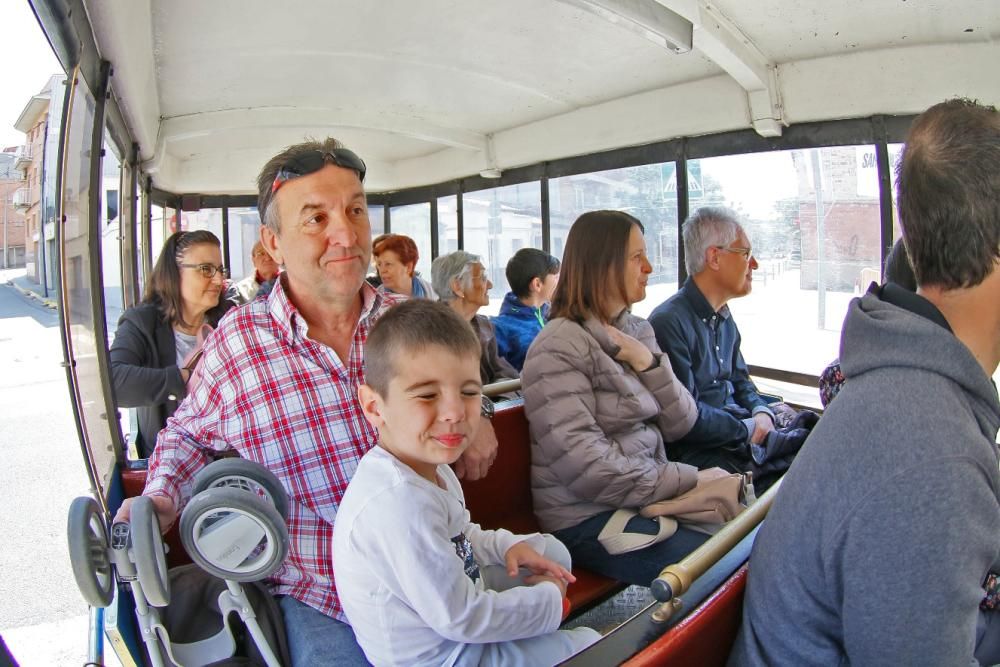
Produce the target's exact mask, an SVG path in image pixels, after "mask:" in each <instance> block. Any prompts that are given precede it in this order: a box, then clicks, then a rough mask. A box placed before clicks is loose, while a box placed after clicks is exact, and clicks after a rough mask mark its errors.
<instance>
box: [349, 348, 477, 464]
mask: <svg viewBox="0 0 1000 667" xmlns="http://www.w3.org/2000/svg"><path fill="white" fill-rule="evenodd" d="M394 356H395V358H394V359H393V369H394V371H395V374H394V376H393V378H392V380H391V381H390V382H389V390H388V392H386V393H387V395H386V396H381V395H379V394H378V393H376V392H375V390H374V389H372V388H371V387H369V386H368V385H364V384H363V385H361V386H360V387H359V388H358V398H359V399H360V401H361V408H362V410H363V411H364V413H365V417H367V418H368V421H369V422H371V424H372V425H373V426H375V427H376V428H377V429H378V432H379V442H380V444H381V445H382V447H383V448H384V449H386V450H388V451H389V452H390V453H391V454H392V455H393V456H395V457H396V458H397V459H399V460H400V461H402V462H403V463H405V464H406V465H408V466H410V467H411V468H412V469H413V470H414V471H416V473H417V474H419V475H420V476H422V477H424V478H426V479H428V480H430V481H432V482H436V481H437V476H436V469H437V466H438V465H439V464H442V463H444V464H449V463H454V462H455V461H457V460H458V457H459V456H461V455H462V452H464V451H465V450H466V448H467V447H468V446H469V443H470V442H471V441H472V439H473V438H474V437H475V435H476V431H477V430H478V428H479V416H480V410H481V408H482V403H481V396H482V383H481V382H480V378H479V355H478V354H476V355H473V354H464V355H456V354H455V353H454V352H451V351H449V350H447V349H445V348H443V347H441V346H438V345H432V346H430V347H427V348H424V349H423V350H419V351H416V352H414V351H412V350H397V351H396V353H395V355H394Z"/></svg>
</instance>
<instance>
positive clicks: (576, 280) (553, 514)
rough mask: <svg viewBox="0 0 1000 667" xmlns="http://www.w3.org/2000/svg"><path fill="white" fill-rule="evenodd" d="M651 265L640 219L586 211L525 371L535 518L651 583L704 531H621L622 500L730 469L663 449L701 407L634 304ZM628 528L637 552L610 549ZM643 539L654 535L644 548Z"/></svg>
mask: <svg viewBox="0 0 1000 667" xmlns="http://www.w3.org/2000/svg"><path fill="white" fill-rule="evenodd" d="M651 272H652V267H651V266H650V263H649V260H648V259H647V258H646V242H645V239H644V238H643V231H642V224H641V223H640V222H639V221H638V220H636V219H635V218H634V217H632V216H631V215H629V214H627V213H623V212H621V211H591V212H589V213H584V214H583V215H581V216H580V217H579V218H578V219H577V220H576V222H574V223H573V227H572V228H570V231H569V235H568V236H567V237H566V249H565V251H564V253H563V259H562V271H561V274H560V280H559V284H558V286H557V287H556V291H555V294H554V295H553V297H552V312H551V315H552V319H551V320H550V321H549V323H548V324H547V325H546V326H545V328H544V329H542V331H541V333H539V334H538V337H537V338H535V341H534V342H533V343H532V344H531V347H530V348H529V349H528V356H527V358H526V359H525V362H524V369H523V370H522V372H521V384H522V387H524V411H525V415H526V416H527V417H528V423H529V426H530V431H531V490H532V496H533V499H534V505H535V514H536V515H537V516H538V521H539V523H540V524H541V525H542V528H543V529H544V530H546V531H547V532H552V533H553V534H554V535H555V536H556V537H557V538H559V540H560V541H562V542H563V543H564V544H565V545H566V547H567V548H568V549H569V551H570V554H572V556H573V562H574V563H576V564H577V565H581V566H583V567H585V568H587V569H588V570H591V571H593V572H598V573H600V574H603V575H605V576H608V577H612V578H615V579H618V580H620V581H626V582H629V583H633V584H641V585H643V586H648V585H649V584H650V582H651V581H652V580H653V579H654V578H655V577H656V576H657V575H658V574H659V573H660V570H661V569H663V568H664V567H665V566H667V565H670V564H671V563H674V562H676V561H677V560H680V559H681V558H683V557H684V556H686V555H687V554H688V553H689V552H691V551H692V550H693V549H695V548H696V547H698V546H699V545H700V544H701V543H702V542H704V541H705V539H706V537H707V536H706V535H704V534H702V533H697V532H694V531H692V530H690V529H687V528H678V527H677V525H676V523H669V522H666V523H667V524H668V525H666V526H665V525H664V523H665V522H658V521H656V520H654V519H647V518H644V517H642V516H634V517H632V518H630V519H628V521H627V523H625V525H624V526H623V529H624V530H623V531H622V530H618V529H613V526H615V525H616V523H615V522H614V521H612V517H613V516H614V515H615V512H616V510H619V509H630V510H634V509H638V508H640V507H642V506H644V505H649V504H651V503H654V502H657V501H660V500H666V499H668V498H673V497H674V496H677V495H680V494H681V493H684V492H685V491H688V490H690V489H692V488H694V487H695V485H696V484H697V483H699V482H700V481H705V480H711V479H715V478H716V477H719V476H720V475H724V474H726V473H725V472H724V471H722V470H720V469H719V468H710V469H708V470H698V469H696V468H695V467H694V466H690V465H687V464H684V463H676V462H673V461H670V460H668V459H667V454H666V451H665V449H664V440H665V439H666V440H675V439H677V438H680V437H681V436H683V435H684V434H685V433H687V432H688V431H689V430H691V426H692V425H693V424H694V422H695V420H696V419H697V418H698V407H697V405H696V404H695V402H694V398H693V397H692V396H691V393H690V392H689V391H688V390H687V388H685V386H684V384H683V383H682V382H680V380H678V379H677V376H676V375H674V371H673V369H672V368H671V366H670V359H669V358H668V357H667V356H666V355H665V354H663V353H662V352H661V351H660V348H659V347H658V346H657V344H656V336H655V335H654V333H653V328H652V327H651V326H650V325H649V322H647V321H646V320H644V319H642V318H641V317H636V316H635V315H632V314H631V313H629V312H628V307H629V306H631V305H632V304H633V303H636V302H638V301H641V300H642V299H643V298H644V297H645V294H646V281H647V279H648V277H649V274H650V273H651ZM606 527H607V528H608V531H607V532H606V533H605V532H604V529H605V528H606ZM674 529H676V532H670V531H673V530H674ZM622 532H624V533H628V534H630V537H626V539H628V540H631V541H633V542H634V543H633V544H632V545H630V547H629V548H631V549H632V550H630V551H626V552H619V549H618V548H616V547H614V546H610V550H609V546H608V545H611V544H612V543H613V542H617V541H619V540H618V536H619V535H621V534H622ZM602 533H603V534H602ZM652 535H657V536H658V537H657V538H652V537H651V536H652ZM655 539H659V540H660V541H658V542H655V541H654V540H655ZM645 541H650V542H653V543H650V544H648V545H646V546H645V547H642V548H636V547H638V546H639V545H640V544H641V543H643V542H645Z"/></svg>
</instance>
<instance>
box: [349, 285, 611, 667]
mask: <svg viewBox="0 0 1000 667" xmlns="http://www.w3.org/2000/svg"><path fill="white" fill-rule="evenodd" d="M479 356H480V346H479V341H478V339H477V338H476V335H475V333H474V332H473V331H472V329H471V328H470V327H469V325H468V323H467V322H463V321H462V319H461V318H460V317H459V316H458V315H457V314H456V313H455V312H454V311H453V310H452V309H451V308H449V307H448V306H446V305H444V304H441V303H436V302H431V301H426V300H412V301H408V302H406V303H403V304H400V305H398V306H396V307H394V308H393V309H391V310H390V311H389V312H388V313H386V314H385V315H384V316H383V317H382V318H381V319H380V320H379V322H378V323H377V324H376V326H375V327H374V328H373V329H372V331H371V333H370V334H369V336H368V341H367V343H366V346H365V365H366V368H365V378H366V382H367V384H364V385H361V386H360V387H359V389H358V397H359V400H360V402H361V407H362V410H363V411H364V414H365V416H366V417H367V418H368V420H369V421H370V422H371V423H372V424H373V425H374V426H375V427H376V428H378V431H379V444H378V446H377V447H374V448H373V449H372V450H370V451H369V452H368V453H367V454H365V456H364V457H363V458H362V459H361V463H360V464H359V465H358V469H357V471H356V472H355V474H354V476H353V478H352V479H351V483H350V485H349V486H348V488H347V492H346V493H345V494H344V499H343V501H342V502H341V504H340V507H339V509H338V511H337V520H336V524H335V527H334V540H333V541H334V563H335V569H336V583H337V591H338V594H339V596H340V600H341V602H342V603H343V605H344V610H345V612H346V614H347V617H348V620H349V621H350V623H351V626H352V628H353V629H354V633H355V635H356V636H357V638H358V643H359V644H360V645H361V648H362V649H363V650H364V652H365V655H366V656H367V658H368V660H370V661H371V662H372V663H373V664H375V665H376V666H381V665H499V664H504V665H532V666H534V665H554V664H556V663H558V662H560V661H562V660H565V659H566V658H568V657H569V656H571V655H572V654H574V653H576V652H578V651H580V650H582V649H583V648H585V647H587V646H589V645H590V644H592V643H593V642H595V641H596V640H597V639H599V638H600V634H598V633H597V632H595V631H594V630H591V629H590V628H578V629H576V630H559V629H558V628H559V624H560V623H561V622H562V619H563V618H564V617H565V615H566V613H567V612H568V610H569V601H568V600H567V599H566V597H565V595H566V585H567V583H568V582H571V581H574V577H573V575H572V574H571V573H570V556H569V552H568V551H567V550H566V548H565V547H564V546H563V545H562V544H561V543H560V542H559V541H558V540H556V539H555V538H554V537H552V536H551V535H540V534H538V533H536V534H534V535H514V534H513V533H510V532H509V531H506V530H483V529H482V528H480V527H479V526H478V525H476V524H474V523H472V522H471V521H470V518H469V513H468V511H466V509H465V500H464V496H463V495H462V488H461V486H460V485H459V482H458V478H457V477H456V476H455V474H454V473H453V472H452V470H451V468H449V464H450V463H453V462H454V461H455V460H457V459H458V457H459V456H460V455H461V454H462V452H463V451H465V448H466V447H467V446H468V444H469V442H470V441H471V440H472V439H473V438H474V436H475V433H476V429H477V428H478V426H479V419H480V409H481V395H482V385H481V383H480V375H479Z"/></svg>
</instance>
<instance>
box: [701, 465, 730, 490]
mask: <svg viewBox="0 0 1000 667" xmlns="http://www.w3.org/2000/svg"><path fill="white" fill-rule="evenodd" d="M731 474H732V473H731V472H729V471H728V470H723V469H722V468H706V469H705V470H699V471H698V481H697V482H696V483H695V486H701V485H702V484H706V483H708V482H711V481H712V480H716V479H722V478H723V477H729V476H730V475H731Z"/></svg>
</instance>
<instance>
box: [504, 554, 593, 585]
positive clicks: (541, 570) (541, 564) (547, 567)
mask: <svg viewBox="0 0 1000 667" xmlns="http://www.w3.org/2000/svg"><path fill="white" fill-rule="evenodd" d="M504 562H505V563H506V565H507V574H509V575H510V576H512V577H516V576H517V571H518V570H519V569H521V568H522V567H524V568H527V569H529V570H531V572H532V573H533V574H536V575H540V576H543V577H550V578H554V579H560V580H562V581H563V582H564V585H563V592H564V593H565V592H566V587H565V584H566V583H571V582H574V581H576V577H574V576H573V573H572V572H570V571H569V570H567V569H566V568H564V567H563V566H562V565H560V564H559V563H557V562H555V561H554V560H551V559H549V558H546V557H545V556H543V555H542V554H540V553H538V552H537V551H535V550H534V549H533V548H532V547H531V545H530V544H528V543H527V542H518V543H517V544H515V545H514V546H512V547H511V548H510V549H507V553H506V554H504ZM525 581H527V579H525Z"/></svg>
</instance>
